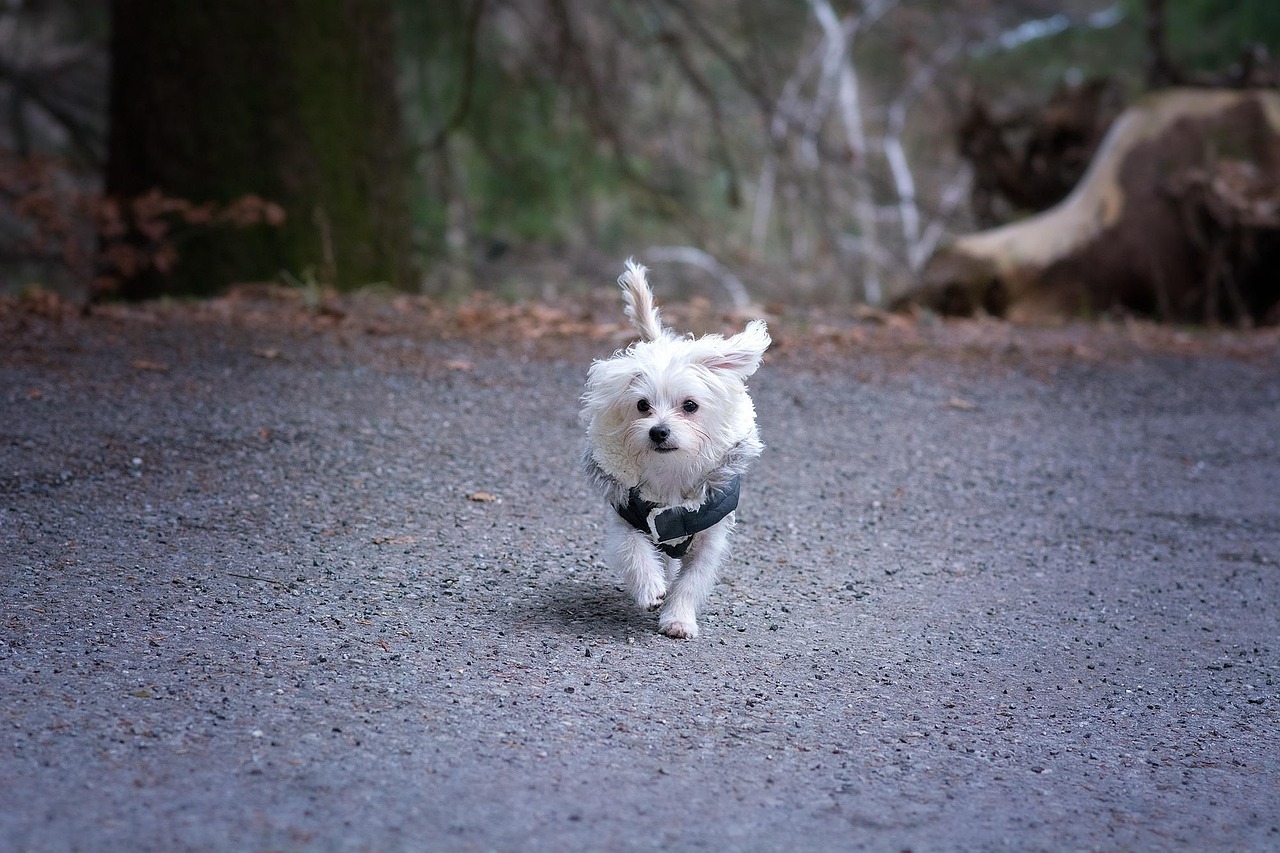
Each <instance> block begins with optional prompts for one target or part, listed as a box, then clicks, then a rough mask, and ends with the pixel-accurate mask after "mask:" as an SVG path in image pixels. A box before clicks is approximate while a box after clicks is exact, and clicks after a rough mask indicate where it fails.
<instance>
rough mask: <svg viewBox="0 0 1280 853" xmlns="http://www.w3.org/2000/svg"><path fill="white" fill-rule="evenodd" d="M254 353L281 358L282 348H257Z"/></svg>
mask: <svg viewBox="0 0 1280 853" xmlns="http://www.w3.org/2000/svg"><path fill="white" fill-rule="evenodd" d="M253 354H254V355H256V356H257V357H258V358H279V357H280V350H278V349H271V348H268V349H255V350H254V351H253Z"/></svg>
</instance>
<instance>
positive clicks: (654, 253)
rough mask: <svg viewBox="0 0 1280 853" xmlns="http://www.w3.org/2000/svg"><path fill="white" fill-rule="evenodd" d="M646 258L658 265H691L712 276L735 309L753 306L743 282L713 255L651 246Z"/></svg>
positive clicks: (693, 248) (695, 249)
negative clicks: (727, 295)
mask: <svg viewBox="0 0 1280 853" xmlns="http://www.w3.org/2000/svg"><path fill="white" fill-rule="evenodd" d="M644 258H645V259H646V260H649V261H654V262H656V263H676V264H690V265H691V266H695V267H697V268H698V269H700V270H702V271H703V272H705V273H708V274H710V275H711V276H712V277H713V278H715V280H716V281H718V282H719V283H720V286H721V287H723V288H724V289H725V292H726V293H728V294H729V299H730V300H731V301H732V302H733V307H734V308H737V309H742V308H746V307H748V306H749V305H750V304H751V296H750V295H749V294H748V293H747V288H746V287H745V286H744V285H743V284H742V280H741V279H740V278H738V277H737V276H736V275H734V274H733V271H732V270H730V269H729V268H728V267H726V266H725V265H724V264H722V263H720V262H719V261H717V260H716V259H715V258H713V257H712V256H711V255H709V254H707V253H706V252H704V251H703V250H701V249H699V248H696V247H694V246H651V247H650V248H648V249H646V250H645V252H644Z"/></svg>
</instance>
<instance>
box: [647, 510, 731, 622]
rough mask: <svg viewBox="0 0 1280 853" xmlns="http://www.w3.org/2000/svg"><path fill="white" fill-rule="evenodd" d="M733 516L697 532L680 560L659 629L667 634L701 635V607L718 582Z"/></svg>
mask: <svg viewBox="0 0 1280 853" xmlns="http://www.w3.org/2000/svg"><path fill="white" fill-rule="evenodd" d="M733 521H734V519H733V516H732V515H730V516H728V517H727V518H725V520H724V521H722V522H720V523H719V524H717V525H716V526H715V527H712V528H711V529H709V530H704V531H703V532H702V533H699V534H698V535H697V538H696V539H694V541H693V544H692V545H690V546H689V551H688V553H686V554H685V556H684V559H683V560H681V562H680V573H679V574H678V575H676V579H675V581H674V582H673V583H672V584H671V591H670V593H669V594H668V595H667V600H666V603H665V604H664V605H663V607H662V613H661V615H660V616H659V617H658V630H659V631H661V632H662V633H664V634H666V635H667V636H668V637H675V638H677V639H681V640H692V639H693V638H694V637H696V636H698V610H700V609H701V608H702V605H703V604H705V603H706V600H707V597H708V596H709V595H710V594H711V587H713V586H714V585H715V582H716V575H717V574H718V573H719V571H720V564H721V563H722V562H723V561H724V555H725V552H726V551H727V550H728V547H729V534H730V533H731V532H732V531H733Z"/></svg>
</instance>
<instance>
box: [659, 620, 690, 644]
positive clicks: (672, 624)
mask: <svg viewBox="0 0 1280 853" xmlns="http://www.w3.org/2000/svg"><path fill="white" fill-rule="evenodd" d="M658 630H659V631H661V632H662V633H664V634H666V635H667V636H668V637H672V638H674V639H677V640H692V639H694V638H695V637H697V636H698V623H697V622H694V621H693V620H692V619H690V620H689V621H687V622H686V621H682V620H679V619H673V620H671V621H669V622H668V621H666V620H660V621H659V622H658Z"/></svg>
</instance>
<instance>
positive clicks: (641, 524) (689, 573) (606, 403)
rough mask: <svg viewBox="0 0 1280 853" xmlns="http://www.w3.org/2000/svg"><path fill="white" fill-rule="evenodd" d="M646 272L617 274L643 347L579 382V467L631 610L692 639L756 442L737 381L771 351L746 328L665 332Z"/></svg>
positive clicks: (762, 335) (633, 266) (760, 333)
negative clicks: (582, 435)
mask: <svg viewBox="0 0 1280 853" xmlns="http://www.w3.org/2000/svg"><path fill="white" fill-rule="evenodd" d="M646 272H647V271H646V270H645V268H644V267H643V266H641V265H640V264H637V263H635V262H634V261H630V260H629V261H627V264H626V271H625V272H623V274H622V275H621V276H620V277H619V278H618V284H619V285H620V286H621V287H622V297H623V302H624V304H625V312H626V315H627V318H628V319H630V320H631V323H632V324H633V325H634V326H635V327H636V329H637V330H638V331H639V332H640V340H639V341H637V342H636V343H633V344H632V345H631V346H630V347H628V348H627V349H625V350H621V351H619V352H617V353H615V354H614V356H613V357H612V358H609V359H597V360H596V361H595V362H594V363H593V364H592V365H591V370H590V372H589V373H588V374H587V385H586V390H585V391H584V393H583V395H582V404H583V406H582V412H581V418H582V422H583V424H584V425H585V426H586V429H587V442H588V447H587V452H586V454H585V458H584V465H585V468H586V471H587V475H588V476H589V477H590V478H591V480H592V482H593V484H594V485H595V486H596V487H597V488H598V490H599V491H600V494H601V495H602V496H603V498H604V500H605V502H606V503H607V504H608V506H609V512H608V518H607V521H606V522H605V526H606V535H607V540H608V541H607V548H608V559H609V563H610V564H611V565H612V566H613V567H614V568H615V569H616V570H617V571H620V572H621V574H622V577H623V580H624V582H625V583H626V585H627V589H628V591H629V592H630V593H631V595H632V597H634V598H635V600H636V603H637V604H638V605H639V606H641V607H643V608H646V609H648V610H656V609H658V608H659V607H661V608H662V611H661V613H660V614H659V615H658V630H659V631H661V632H662V633H663V634H666V635H667V636H668V637H676V638H680V639H693V638H694V637H697V636H698V609H699V608H700V607H701V606H702V605H703V603H704V602H705V601H706V599H707V596H708V595H710V593H711V587H712V586H713V585H714V584H715V580H716V573H717V572H718V571H719V569H720V564H721V562H722V561H723V560H724V557H725V554H726V553H727V551H728V545H729V535H730V533H732V531H733V525H734V509H735V508H736V507H737V506H738V490H739V484H740V482H741V477H742V475H743V473H744V472H745V471H746V470H747V466H748V465H749V464H750V463H751V460H752V459H755V458H756V457H757V456H759V455H760V452H761V451H762V450H763V449H764V445H763V444H761V443H760V436H759V434H758V432H757V430H756V412H755V406H754V405H752V402H751V397H750V396H748V394H747V387H746V379H747V377H749V376H751V374H753V373H755V372H756V368H758V367H759V366H760V359H761V358H762V357H763V356H764V352H765V350H766V349H768V348H769V344H770V340H769V333H768V330H767V329H766V327H765V324H764V322H763V321H761V320H753V321H751V322H750V323H748V324H747V327H746V328H745V329H744V330H743V331H741V332H739V333H738V334H736V335H733V336H732V337H729V338H725V337H722V336H721V335H706V336H704V337H701V338H694V337H692V336H680V335H677V334H676V333H675V332H673V331H672V330H671V329H669V328H667V327H665V326H663V325H662V319H661V317H660V316H659V313H658V308H657V306H656V305H655V304H654V301H653V292H652V291H651V290H650V289H649V282H648V280H647V279H646V277H645V274H646Z"/></svg>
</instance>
